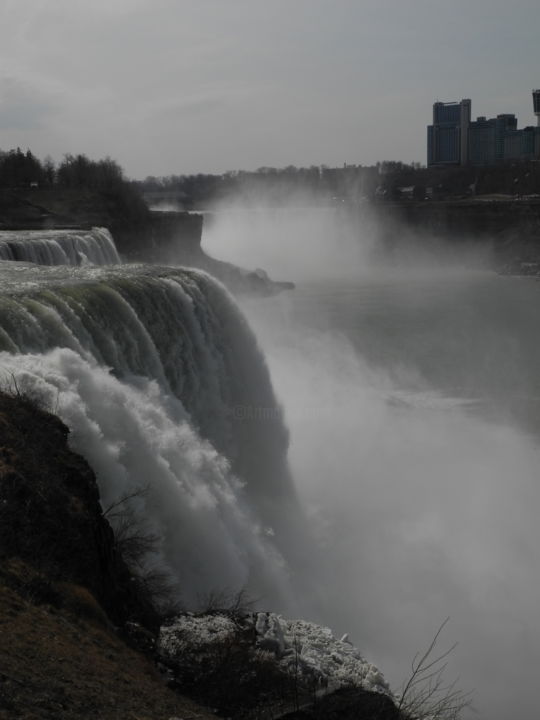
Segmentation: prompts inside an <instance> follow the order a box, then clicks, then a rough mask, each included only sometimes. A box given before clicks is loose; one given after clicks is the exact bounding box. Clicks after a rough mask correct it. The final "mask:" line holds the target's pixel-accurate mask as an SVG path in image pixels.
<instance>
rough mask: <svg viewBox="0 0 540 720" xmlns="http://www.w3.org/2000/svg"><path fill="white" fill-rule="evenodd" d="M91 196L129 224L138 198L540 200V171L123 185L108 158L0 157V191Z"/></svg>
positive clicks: (515, 168) (332, 174) (381, 166)
mask: <svg viewBox="0 0 540 720" xmlns="http://www.w3.org/2000/svg"><path fill="white" fill-rule="evenodd" d="M36 187H37V188H49V189H55V188H56V189H61V190H63V189H66V190H79V191H80V190H90V191H94V192H97V193H100V194H102V195H104V196H106V197H109V198H111V199H112V200H114V202H115V203H116V204H117V205H118V207H119V208H120V209H121V211H122V212H123V213H124V214H125V215H129V216H130V217H132V218H133V219H136V218H141V217H142V216H144V215H145V214H147V211H148V208H147V206H146V203H145V202H144V200H143V195H144V197H146V199H147V200H148V201H149V202H150V204H152V202H153V199H154V198H155V199H156V201H158V202H159V200H160V199H162V198H165V199H166V200H174V202H175V204H176V206H178V207H179V208H183V209H186V210H191V209H200V208H204V207H207V206H209V205H212V204H215V203H219V202H227V201H228V200H231V201H232V200H234V201H235V202H240V203H243V204H245V205H257V204H259V203H261V202H264V203H265V204H270V205H280V204H285V203H288V202H290V201H291V200H292V201H301V202H306V203H309V202H313V203H320V202H343V201H345V202H353V203H354V202H360V201H363V200H381V201H383V200H385V199H392V200H400V199H409V198H412V199H416V200H424V199H425V198H426V197H430V198H433V199H453V198H466V197H471V196H478V195H486V194H497V193H501V194H505V195H513V196H517V197H523V196H530V195H533V196H534V195H540V163H539V162H533V161H526V162H517V161H512V162H507V163H504V164H499V165H495V166H489V167H455V166H453V167H429V168H426V167H423V166H422V165H421V164H420V163H416V162H413V163H404V162H400V161H383V162H380V163H377V164H376V165H369V166H365V165H364V166H363V165H350V164H344V165H343V166H342V167H337V168H330V167H327V166H325V165H321V166H319V165H312V166H310V167H307V168H305V167H295V166H294V165H288V166H287V167H284V168H274V167H260V168H258V169H257V170H254V171H247V170H235V171H230V172H226V173H223V174H221V175H217V174H216V175H214V174H203V173H198V174H190V175H168V176H165V177H155V176H148V177H147V178H146V179H145V180H142V181H130V180H128V179H127V178H126V177H125V175H124V171H123V169H122V168H121V166H120V165H119V164H118V163H117V162H116V161H115V160H113V159H112V158H110V157H106V158H104V159H101V160H91V159H89V158H88V157H87V156H86V155H83V154H78V155H71V154H67V155H65V156H64V158H63V160H62V161H61V162H60V163H55V162H54V161H53V160H52V159H51V158H50V157H46V158H45V159H44V160H43V161H40V160H39V159H38V158H37V157H36V156H35V155H33V153H32V152H31V151H30V150H27V151H26V152H23V151H22V150H21V149H20V148H16V149H13V150H9V151H7V152H5V151H2V150H0V189H12V190H13V189H29V188H36Z"/></svg>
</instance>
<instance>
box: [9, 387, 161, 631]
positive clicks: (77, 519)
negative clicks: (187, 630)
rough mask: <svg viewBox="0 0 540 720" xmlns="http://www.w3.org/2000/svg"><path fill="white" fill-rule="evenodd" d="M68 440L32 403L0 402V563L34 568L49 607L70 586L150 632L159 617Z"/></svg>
mask: <svg viewBox="0 0 540 720" xmlns="http://www.w3.org/2000/svg"><path fill="white" fill-rule="evenodd" d="M68 432H69V431H68V429H67V427H66V426H65V425H64V424H63V423H62V422H61V421H60V420H59V419H58V418H57V417H55V416H54V415H51V414H49V413H47V412H45V411H44V410H42V409H40V408H39V407H38V405H37V404H36V403H35V402H34V401H32V400H31V399H28V398H25V397H17V396H15V397H11V396H8V395H4V394H0V563H4V564H5V563H6V562H9V561H10V560H12V559H13V558H19V559H21V560H22V561H24V562H25V563H28V564H30V565H31V567H32V568H33V569H34V570H35V571H37V572H38V573H39V574H40V576H42V578H44V580H43V581H39V579H34V581H33V582H34V585H35V588H34V591H35V592H39V593H41V594H43V595H44V597H45V599H47V593H48V594H49V595H50V597H48V599H49V600H50V601H53V600H55V597H56V596H57V595H58V592H59V591H58V587H57V583H61V582H63V583H71V584H75V585H78V586H82V587H84V588H86V589H87V590H88V591H89V592H90V593H91V594H92V596H93V597H94V598H95V599H96V601H97V603H99V605H100V606H101V607H102V608H103V609H104V610H105V612H106V613H107V615H108V617H109V618H110V619H111V620H112V621H113V622H114V623H115V624H123V623H124V622H125V621H127V620H128V619H133V618H135V619H142V620H144V622H146V623H149V624H150V625H151V624H152V623H155V621H156V618H155V613H154V611H153V610H152V608H151V606H150V604H149V603H148V602H147V601H146V600H145V599H144V598H142V597H140V596H138V594H137V592H136V583H135V582H134V581H133V580H132V576H131V573H130V572H129V570H128V568H127V566H126V565H125V563H124V562H123V560H122V558H121V557H120V555H119V553H118V552H117V550H116V546H115V540H114V534H113V531H112V529H111V527H110V525H109V523H108V522H107V520H106V519H105V517H104V516H103V513H102V509H101V506H100V504H99V492H98V487H97V483H96V478H95V475H94V473H93V471H92V469H91V468H90V466H89V465H88V463H87V462H86V461H85V460H84V459H83V458H82V457H81V456H79V455H77V454H75V453H73V452H72V451H71V450H70V449H69V447H68V445H67V437H68ZM40 582H41V588H39V587H38V585H39V583H40ZM36 583H37V584H36ZM55 594H56V595H55ZM60 595H61V592H60ZM56 601H57V602H61V597H56Z"/></svg>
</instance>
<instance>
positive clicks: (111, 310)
mask: <svg viewBox="0 0 540 720" xmlns="http://www.w3.org/2000/svg"><path fill="white" fill-rule="evenodd" d="M0 280H2V286H3V293H2V295H1V296H0V349H1V350H2V352H1V354H0V367H1V368H2V372H3V376H4V382H5V383H6V384H7V385H8V386H9V384H10V382H11V381H12V378H14V379H15V381H16V383H17V387H19V388H20V389H23V390H29V391H31V392H32V393H34V394H37V395H38V396H40V397H42V398H43V399H44V401H45V402H46V404H47V405H48V406H49V407H51V408H52V409H53V411H55V412H57V413H58V415H59V416H60V417H61V418H63V419H64V420H65V422H66V423H67V425H68V426H69V427H70V428H71V430H72V437H71V443H72V446H73V447H74V448H75V449H76V450H79V451H80V452H81V453H82V454H83V455H84V456H85V457H86V458H87V459H88V460H89V461H90V464H91V465H92V467H93V468H94V470H95V471H96V473H97V477H98V481H99V484H100V489H101V494H102V501H103V504H104V505H105V506H108V505H109V504H111V503H114V502H116V501H118V499H119V498H121V497H122V496H123V495H126V494H131V493H133V492H134V491H136V490H137V489H139V488H148V491H147V492H146V493H144V494H142V495H140V496H137V497H135V498H134V499H133V500H132V506H133V509H134V510H135V511H136V513H137V514H138V516H139V517H144V518H145V522H146V524H147V526H148V530H149V531H151V532H153V533H155V534H157V535H158V536H159V537H160V538H161V540H160V547H159V549H158V551H157V554H156V556H155V557H154V558H153V559H152V558H148V562H153V563H155V564H157V565H158V566H159V567H160V568H161V569H165V570H166V571H167V572H168V573H169V575H170V576H171V577H172V578H173V579H174V580H175V581H176V583H177V585H178V587H179V591H180V593H181V596H182V598H183V599H184V600H185V601H186V602H187V603H189V604H190V605H193V604H195V603H196V600H197V596H200V595H204V594H205V593H209V592H212V591H213V590H222V589H223V588H230V589H233V590H234V589H238V588H240V587H242V586H247V587H248V588H249V589H250V590H251V591H252V592H254V593H256V594H258V595H262V596H264V598H265V601H266V602H268V603H270V602H277V603H278V604H281V606H283V603H285V602H286V600H285V595H286V592H287V591H286V586H287V580H286V574H287V568H286V563H285V561H284V559H283V557H282V553H281V550H283V549H284V548H286V546H287V544H288V541H289V535H288V528H289V527H290V519H291V518H290V517H287V510H284V508H288V509H289V510H288V512H289V513H290V515H291V516H292V514H293V513H294V509H295V508H296V507H297V506H296V500H295V495H294V491H293V487H292V483H291V481H290V477H289V473H288V469H287V461H286V452H287V445H288V437H287V432H286V430H285V427H284V425H283V421H282V416H281V411H280V409H279V407H278V406H277V403H276V400H275V397H274V394H273V391H272V387H271V384H270V379H269V375H268V371H267V368H266V365H265V362H264V359H263V357H262V355H261V353H260V351H259V349H258V346H257V343H256V341H255V338H254V336H253V334H252V333H251V331H250V329H249V327H248V326H247V323H246V322H245V320H244V318H243V316H242V315H241V313H240V312H239V310H238V308H237V306H236V304H235V302H234V300H233V299H232V298H231V297H230V296H229V294H228V293H227V291H226V290H225V289H224V288H223V287H222V286H221V285H220V284H219V283H217V281H215V280H213V279H212V278H211V277H210V276H208V275H206V274H205V273H203V272H200V271H194V270H185V269H171V268H155V267H153V268H149V267H145V266H137V267H136V266H130V267H128V266H120V267H118V268H116V269H110V268H109V269H102V268H99V269H98V268H90V269H86V270H82V269H75V268H37V267H33V266H23V265H12V264H9V266H8V267H4V268H1V269H0ZM258 418H260V419H259V420H258Z"/></svg>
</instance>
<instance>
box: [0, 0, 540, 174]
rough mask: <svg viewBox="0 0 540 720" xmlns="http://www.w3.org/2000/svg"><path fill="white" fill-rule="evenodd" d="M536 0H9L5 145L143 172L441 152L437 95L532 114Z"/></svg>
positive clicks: (537, 77)
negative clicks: (432, 133)
mask: <svg viewBox="0 0 540 720" xmlns="http://www.w3.org/2000/svg"><path fill="white" fill-rule="evenodd" d="M539 28H540V2H538V0H514V1H513V2H512V3H509V2H508V1H507V0H454V1H453V2H452V3H449V2H447V1H446V0H91V1H89V0H0V148H1V149H4V150H6V149H9V148H11V147H15V146H17V145H19V146H21V147H22V148H23V149H26V148H27V147H29V148H30V149H31V150H32V151H33V152H34V153H35V154H36V155H38V156H39V157H44V156H45V155H46V154H50V155H52V156H53V158H55V159H56V160H58V159H61V157H62V156H63V154H64V153H66V152H71V153H78V152H82V153H86V154H87V155H89V156H90V157H92V158H95V159H97V158H100V157H104V156H105V155H111V156H112V157H114V158H115V159H117V160H118V161H119V162H120V163H121V165H122V166H123V167H124V168H125V170H126V172H127V174H128V175H129V176H130V177H137V178H142V177H144V176H146V175H150V174H153V175H166V174H171V173H175V174H182V173H192V172H223V171H226V170H234V169H242V168H243V169H254V168H257V167H259V166H261V165H271V166H276V167H280V166H284V165H288V164H294V165H299V166H300V165H311V164H316V165H318V164H327V165H330V166H334V165H341V164H342V163H344V162H348V163H361V164H371V163H374V162H376V161H377V160H387V159H393V160H403V161H407V162H409V161H412V160H417V161H421V162H425V160H426V157H425V154H426V153H425V145H426V142H425V135H426V130H425V126H426V125H427V124H428V123H429V121H430V116H431V106H432V103H433V102H434V100H435V99H440V100H444V101H448V100H456V99H460V98H462V97H470V98H471V99H472V101H473V105H472V111H473V115H474V116H476V115H488V116H493V115H495V114H497V113H501V112H515V113H516V114H517V116H518V121H519V126H520V127H523V126H524V125H528V124H533V123H534V122H535V121H534V117H533V114H532V101H531V89H532V88H533V87H540V47H539V43H538V33H539Z"/></svg>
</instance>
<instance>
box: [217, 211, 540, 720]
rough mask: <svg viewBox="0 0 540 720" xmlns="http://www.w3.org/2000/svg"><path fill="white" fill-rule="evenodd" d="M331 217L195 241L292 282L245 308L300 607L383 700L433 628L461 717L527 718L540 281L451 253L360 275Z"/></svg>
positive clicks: (536, 636) (539, 659) (534, 625)
mask: <svg viewBox="0 0 540 720" xmlns="http://www.w3.org/2000/svg"><path fill="white" fill-rule="evenodd" d="M306 218H307V219H306ZM270 220H271V221H273V220H275V214H274V217H273V218H270ZM331 222H332V221H331V219H328V216H324V218H323V221H322V222H321V215H320V214H319V215H317V220H316V221H315V222H314V220H313V215H310V214H309V213H306V214H305V216H304V219H303V218H302V217H301V216H300V215H299V213H295V214H294V222H293V223H292V226H291V222H290V218H289V220H285V221H283V217H282V216H280V223H281V224H279V223H278V226H277V227H278V230H279V233H278V235H276V234H275V232H274V234H272V227H271V225H272V223H271V222H269V218H268V216H267V215H265V214H264V213H262V214H260V215H257V216H256V218H255V220H254V218H253V215H250V216H249V217H248V220H247V221H245V220H242V219H241V218H240V219H239V215H238V214H237V215H236V216H235V217H234V220H232V219H231V216H230V215H226V216H225V218H224V219H222V220H221V221H219V220H218V221H217V222H216V223H215V224H214V225H213V226H212V228H211V230H210V231H209V232H208V233H207V235H206V236H205V239H204V245H205V247H206V248H207V249H208V250H209V251H211V252H213V253H214V254H215V255H217V256H219V257H223V258H224V259H226V260H230V261H233V262H238V263H240V264H241V263H242V260H243V258H244V257H245V258H248V259H249V262H250V264H252V265H255V264H257V261H260V264H261V265H262V266H263V267H265V269H266V270H268V271H269V272H270V274H272V273H274V275H275V274H276V273H278V274H280V275H281V276H282V277H283V274H284V273H287V279H293V280H294V279H296V280H299V282H298V285H297V288H296V290H295V291H293V292H291V293H284V294H282V295H279V296H276V297H275V298H272V299H270V300H268V299H266V300H249V301H244V302H243V308H244V310H245V312H246V313H247V316H248V319H249V320H250V323H251V325H252V327H253V328H254V329H255V332H256V334H257V336H258V339H259V342H260V343H261V345H262V347H263V350H264V352H265V355H266V358H267V362H268V363H269V367H270V372H271V376H272V381H273V383H274V388H275V390H276V393H277V395H278V399H279V400H280V401H281V402H282V404H283V406H284V410H285V419H286V422H287V425H288V427H289V430H290V433H291V445H290V450H289V458H290V462H291V468H292V473H293V477H294V481H295V483H296V486H297V489H298V492H299V495H300V498H301V502H302V505H303V507H304V509H305V512H306V513H307V515H308V516H309V519H310V522H311V527H312V529H313V533H314V535H315V541H314V545H313V547H314V549H313V554H314V556H315V557H314V559H313V562H314V566H315V567H316V568H317V573H318V577H317V578H315V579H314V586H315V589H314V590H310V598H309V601H308V599H307V598H306V612H312V613H313V614H314V615H318V617H317V618H316V619H318V620H323V621H325V622H327V623H329V624H331V625H332V626H333V628H334V629H335V630H336V632H349V634H350V637H351V639H352V640H353V642H355V643H356V644H358V646H359V647H360V649H361V650H362V651H364V653H365V655H366V656H367V657H369V658H370V660H372V661H374V662H376V663H378V664H379V666H380V667H381V668H382V669H383V670H384V672H385V674H386V675H387V677H388V678H389V680H390V681H391V684H392V685H393V686H394V687H396V686H398V685H399V683H400V681H401V680H402V679H403V678H404V677H406V676H407V672H408V667H409V664H410V660H411V659H412V657H413V656H414V654H415V653H416V651H418V650H422V649H424V648H425V647H426V646H427V645H428V644H429V641H430V640H431V638H432V637H433V635H434V633H435V631H436V629H437V627H438V626H439V625H440V624H441V623H442V622H443V621H444V620H445V618H447V617H450V621H449V623H448V625H447V626H446V628H445V631H444V636H443V638H442V639H441V645H440V648H441V650H444V649H446V648H447V647H449V646H450V645H452V644H453V643H454V642H458V646H457V648H456V649H455V650H454V651H453V652H452V654H451V658H450V662H449V668H448V670H447V672H448V673H449V675H448V679H450V680H451V679H453V678H454V677H455V676H458V675H459V676H460V680H459V686H460V687H462V688H463V689H465V690H473V691H474V693H475V695H474V706H475V708H476V709H477V710H478V713H479V715H477V717H478V716H479V717H482V718H490V720H493V719H497V720H499V719H500V720H503V718H504V719H507V718H510V717H515V716H516V712H517V711H519V714H520V715H521V716H526V715H527V713H529V715H531V716H532V715H534V714H535V712H536V704H537V703H536V698H535V681H536V677H537V674H538V670H539V669H540V625H539V623H538V607H539V600H540V575H539V572H538V569H539V568H538V566H539V562H538V553H537V548H538V547H539V546H540V525H539V523H538V521H537V515H538V508H539V507H540V483H539V481H538V467H539V462H538V461H539V459H540V456H539V455H540V453H539V450H540V448H539V439H540V414H539V398H540V370H539V368H540V362H539V360H540V340H539V336H538V310H537V308H538V307H539V304H540V284H539V283H538V282H537V281H536V280H534V279H521V278H508V277H501V276H498V275H496V274H495V273H493V272H491V271H490V270H489V269H487V268H482V267H481V266H479V265H476V266H474V267H473V268H471V263H470V262H467V259H465V260H464V262H463V263H461V264H460V263H459V262H454V263H453V264H451V265H449V264H448V263H446V262H442V261H441V262H437V258H434V257H432V258H431V259H430V261H429V262H427V261H426V258H425V257H422V258H421V259H419V262H418V264H415V263H414V258H412V257H410V258H408V262H407V263H406V265H404V266H402V267H396V265H395V263H394V264H392V265H385V264H384V263H381V262H380V259H379V261H378V262H377V263H376V264H375V263H373V262H371V261H370V258H369V252H367V251H366V248H369V246H370V243H369V242H360V244H359V245H358V239H357V237H356V236H355V235H354V233H353V232H352V231H351V232H349V233H347V232H344V230H343V227H342V226H340V227H339V228H338V230H337V231H336V234H337V236H339V238H340V243H341V244H340V246H339V247H340V252H339V257H337V258H333V257H332V253H329V252H328V243H330V244H331V242H332V240H331V239H332V237H333V236H332V224H331ZM275 228H276V226H275V224H274V230H275ZM231 238H233V239H232V240H231ZM361 240H362V239H361ZM355 243H356V244H355ZM359 248H360V249H359ZM362 248H363V249H362ZM306 252H307V253H308V255H309V259H308V261H306V262H305V263H303V262H302V255H303V254H305V253H306ZM263 263H264V264H263Z"/></svg>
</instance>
